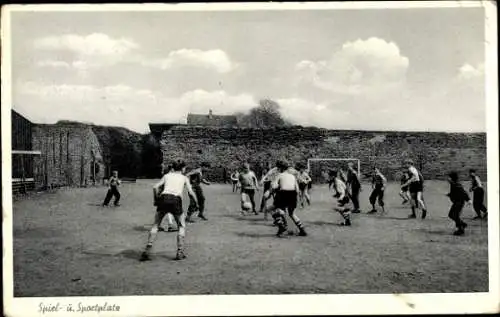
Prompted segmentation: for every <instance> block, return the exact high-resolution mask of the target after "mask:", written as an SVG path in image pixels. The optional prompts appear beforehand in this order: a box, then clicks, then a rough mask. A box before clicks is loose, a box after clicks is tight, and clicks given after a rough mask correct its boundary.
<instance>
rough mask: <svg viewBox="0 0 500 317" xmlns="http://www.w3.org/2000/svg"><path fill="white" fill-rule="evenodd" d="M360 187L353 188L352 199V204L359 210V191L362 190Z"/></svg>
mask: <svg viewBox="0 0 500 317" xmlns="http://www.w3.org/2000/svg"><path fill="white" fill-rule="evenodd" d="M360 189H361V188H359V187H352V188H351V200H352V204H353V206H354V210H359V192H360Z"/></svg>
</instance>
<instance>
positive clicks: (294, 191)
mask: <svg viewBox="0 0 500 317" xmlns="http://www.w3.org/2000/svg"><path fill="white" fill-rule="evenodd" d="M276 167H277V168H278V169H279V171H280V174H279V175H278V177H277V178H276V180H275V181H274V182H273V184H272V186H271V187H272V191H274V192H275V193H276V194H275V198H274V213H273V218H274V219H275V223H276V225H277V226H278V233H277V234H276V235H277V236H278V237H280V236H281V235H282V234H283V233H284V232H285V231H287V228H288V225H287V221H286V212H287V213H288V215H289V216H290V218H292V220H293V222H294V223H295V225H296V226H297V228H298V229H299V236H307V233H306V231H305V229H304V225H303V224H302V222H301V221H300V219H299V217H297V215H296V214H295V213H294V211H295V208H297V196H298V195H299V184H298V183H297V178H296V177H295V175H294V174H296V171H295V170H294V169H291V168H289V165H288V163H287V162H285V161H278V162H277V163H276Z"/></svg>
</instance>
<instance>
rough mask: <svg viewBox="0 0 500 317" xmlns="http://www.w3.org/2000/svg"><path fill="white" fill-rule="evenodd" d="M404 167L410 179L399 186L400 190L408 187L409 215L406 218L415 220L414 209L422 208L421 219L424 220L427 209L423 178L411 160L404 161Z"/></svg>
mask: <svg viewBox="0 0 500 317" xmlns="http://www.w3.org/2000/svg"><path fill="white" fill-rule="evenodd" d="M405 167H406V168H407V169H408V174H410V179H408V181H406V183H404V184H402V185H401V189H403V188H405V187H406V186H408V189H409V191H410V197H411V214H410V215H409V216H408V217H409V218H416V217H417V214H416V213H415V209H416V208H419V207H420V208H422V219H425V217H426V216H427V207H426V206H425V202H424V196H423V191H424V178H423V176H422V174H420V172H419V171H418V170H417V169H416V168H415V166H414V164H413V161H412V160H406V161H405Z"/></svg>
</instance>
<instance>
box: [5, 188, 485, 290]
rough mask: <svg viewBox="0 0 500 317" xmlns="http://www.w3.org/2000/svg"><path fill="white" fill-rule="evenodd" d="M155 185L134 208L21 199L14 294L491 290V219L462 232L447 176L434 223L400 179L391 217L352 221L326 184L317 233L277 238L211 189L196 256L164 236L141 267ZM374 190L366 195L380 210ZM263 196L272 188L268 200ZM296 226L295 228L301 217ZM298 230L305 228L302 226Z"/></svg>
mask: <svg viewBox="0 0 500 317" xmlns="http://www.w3.org/2000/svg"><path fill="white" fill-rule="evenodd" d="M152 184H153V181H152V180H138V181H137V183H125V184H123V185H122V187H121V193H122V201H121V203H122V205H121V206H120V207H109V208H102V207H100V206H99V204H100V203H101V201H102V199H103V198H104V195H105V193H106V189H105V188H104V187H99V188H86V189H85V188H81V189H62V190H59V191H56V192H52V193H40V194H33V195H31V196H30V197H29V198H24V199H22V200H19V201H15V202H14V231H13V232H14V284H15V290H14V295H15V296H16V297H22V296H43V297H52V296H114V295H171V294H179V295H180V294H186V295H188V294H311V293H331V294H339V293H352V294H360V293H365V294H368V293H415V292H480V291H487V290H488V245H487V222H486V221H484V220H471V218H472V217H473V216H474V212H473V211H472V209H471V207H466V208H465V209H464V212H463V217H464V219H465V221H466V222H467V223H468V224H469V227H468V228H467V231H466V234H465V236H462V237H456V236H453V235H452V232H453V231H454V225H453V223H452V222H451V220H449V219H448V218H447V214H448V209H449V205H450V203H449V201H448V198H447V197H446V196H444V194H446V193H447V192H448V185H447V183H446V182H431V181H429V182H427V183H426V192H425V198H426V202H427V203H428V205H429V215H428V217H427V219H425V220H422V219H407V215H408V214H409V206H407V205H405V206H403V205H402V204H401V199H400V197H399V196H398V188H399V187H398V185H397V184H391V185H390V186H389V187H388V189H387V190H386V203H387V213H386V214H385V215H380V214H375V215H367V214H366V213H363V214H355V215H353V225H352V226H351V227H341V226H338V225H337V224H338V223H339V222H340V221H341V217H340V215H338V214H337V213H336V212H334V211H332V207H333V198H332V197H331V194H330V193H329V192H328V189H327V188H326V187H325V186H322V187H314V188H313V191H312V197H313V204H312V206H310V207H306V208H305V209H300V210H299V211H298V215H299V217H301V219H302V220H303V222H304V223H305V224H306V226H307V231H308V233H309V236H307V237H299V236H286V237H284V238H277V237H275V233H276V228H275V227H273V226H272V221H271V220H269V221H267V222H265V221H264V220H263V216H262V214H260V215H258V216H255V215H252V216H246V217H244V218H243V217H241V216H240V215H239V212H238V211H239V196H238V195H237V194H234V193H232V192H231V187H230V186H229V185H211V186H205V192H206V196H207V216H208V218H209V221H207V222H200V221H197V223H194V224H188V227H187V239H186V242H187V255H188V258H187V259H186V260H184V261H174V260H173V258H174V256H175V250H176V249H175V241H176V240H175V237H176V233H166V232H160V233H159V236H158V240H157V241H156V244H155V248H154V253H153V261H151V262H139V261H138V259H139V256H140V253H141V251H142V250H143V247H144V245H145V243H146V240H147V233H148V228H149V227H150V224H151V223H152V220H153V216H154V212H155V210H154V208H153V205H152V190H151V185H152ZM369 192H370V187H369V185H367V184H366V185H364V190H363V192H362V195H361V201H362V208H363V212H366V211H369V206H368V195H369ZM258 196H259V197H260V194H259V195H258ZM290 224H291V226H290V228H293V223H292V222H291V221H290ZM294 229H295V228H294Z"/></svg>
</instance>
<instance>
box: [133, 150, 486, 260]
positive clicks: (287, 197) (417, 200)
mask: <svg viewBox="0 0 500 317" xmlns="http://www.w3.org/2000/svg"><path fill="white" fill-rule="evenodd" d="M404 165H405V170H404V173H403V174H404V176H403V178H402V180H401V191H400V193H399V194H400V196H401V198H402V199H403V204H406V203H408V202H410V205H411V214H410V215H409V216H408V217H409V218H416V217H417V213H416V212H417V210H418V209H421V210H422V213H421V217H422V219H425V218H426V216H427V206H426V204H425V201H424V196H423V191H424V178H423V176H422V174H421V173H420V172H419V171H418V170H417V168H416V167H415V166H414V163H413V161H412V160H406V161H405V162H404ZM207 167H208V165H204V164H202V165H201V166H200V167H198V168H196V169H193V170H191V171H190V172H186V165H185V163H184V162H183V161H176V162H174V163H173V164H171V165H170V166H169V168H168V169H167V171H166V173H165V174H164V176H163V177H162V178H161V180H160V181H159V182H158V183H157V184H155V185H154V187H153V194H154V205H155V206H156V207H157V212H156V215H155V220H154V224H153V226H152V228H151V230H150V231H149V235H148V242H147V244H146V248H145V250H144V252H143V253H142V255H141V258H140V260H141V261H147V260H150V259H151V258H150V251H151V249H152V247H153V244H154V241H155V240H156V237H157V233H158V231H177V232H178V234H177V255H176V258H175V259H177V260H181V259H184V258H186V254H185V242H184V241H185V230H186V222H194V219H193V215H194V213H195V212H196V211H198V218H200V219H201V220H204V221H206V220H208V219H207V217H206V215H205V196H204V193H203V189H202V186H201V184H206V185H210V182H208V181H207V180H206V179H205V178H204V171H205V170H206V168H207ZM469 174H470V177H471V183H472V186H471V189H470V191H471V192H473V193H474V194H473V202H474V210H475V211H476V213H477V217H476V218H486V217H487V210H486V207H485V206H484V189H483V187H482V184H481V181H480V179H479V177H478V176H477V175H476V172H475V171H474V170H470V171H469ZM327 178H328V179H327V181H328V184H329V188H330V189H333V191H334V195H333V197H334V198H335V199H336V201H337V204H336V206H335V208H334V209H335V210H336V211H338V212H339V213H340V214H341V215H342V217H343V222H342V223H341V225H343V226H350V225H351V220H352V219H351V214H352V213H361V210H360V202H359V194H360V192H361V189H362V188H361V180H360V176H359V174H358V171H356V169H355V168H354V165H353V164H352V163H349V164H348V166H347V172H344V171H343V170H342V169H340V170H330V171H328V172H327ZM231 181H232V186H233V192H237V191H240V194H241V214H242V215H243V216H244V215H246V214H247V213H249V212H252V213H254V214H256V215H258V214H259V213H263V214H264V219H265V220H267V219H268V214H271V215H272V218H273V219H274V223H273V224H274V225H275V226H276V227H278V232H277V234H276V235H277V236H278V237H281V236H282V235H283V234H284V233H285V232H286V231H287V230H288V223H287V214H288V216H289V217H290V219H291V220H292V221H293V222H294V224H295V226H296V227H297V228H298V230H299V232H298V235H299V236H307V232H306V230H305V227H304V225H303V223H302V222H301V220H300V218H299V217H298V216H297V213H296V212H295V210H296V208H297V206H298V205H299V204H300V206H301V207H304V206H305V204H306V203H307V204H309V205H310V204H311V196H310V190H311V188H312V179H311V177H310V176H309V172H308V170H307V169H306V166H304V165H303V164H297V165H296V166H295V167H293V166H291V165H290V164H289V163H288V162H287V161H286V160H279V161H277V162H276V164H275V166H274V167H271V166H269V167H268V169H267V171H265V173H264V176H263V177H262V179H261V180H260V182H259V181H258V179H257V176H256V175H255V173H254V172H253V171H252V170H251V169H250V165H249V164H248V163H244V164H243V165H242V168H241V169H240V170H238V171H235V172H234V173H233V174H232V175H231ZM448 181H449V183H450V192H449V194H448V197H449V198H450V200H451V202H452V206H451V208H450V212H449V215H448V216H449V218H450V219H452V220H453V221H454V222H455V225H456V228H457V230H456V231H455V232H454V235H463V234H464V232H465V231H464V229H465V228H466V227H467V224H466V223H465V222H464V221H463V220H462V219H461V218H460V214H461V212H462V209H463V207H464V205H465V204H466V203H468V204H470V203H471V201H472V200H471V199H470V197H469V195H468V194H467V192H466V191H465V190H464V188H463V186H462V185H461V184H460V182H459V179H458V174H457V173H456V172H451V173H449V175H448ZM386 184H387V179H386V177H385V176H384V175H383V174H382V173H381V171H380V170H379V169H378V168H374V171H373V176H372V192H371V194H370V197H369V201H370V204H371V206H372V209H371V210H370V211H369V212H368V213H369V214H373V213H377V212H378V210H377V208H376V203H377V202H378V205H379V206H380V208H381V211H382V213H385V203H384V192H385V188H386ZM261 187H262V189H263V192H264V193H263V195H262V200H261V202H260V208H259V211H257V204H256V202H255V194H256V192H257V191H259V190H260V188H261ZM184 190H186V191H187V193H188V195H189V198H190V204H189V207H188V211H187V213H185V212H184V211H183V207H182V196H183V193H184ZM271 199H272V203H271V204H270V205H269V206H268V201H269V200H271ZM164 218H166V219H167V222H168V226H167V229H164V228H163V227H162V226H161V224H162V221H163V219H164ZM174 222H175V224H176V226H174Z"/></svg>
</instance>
